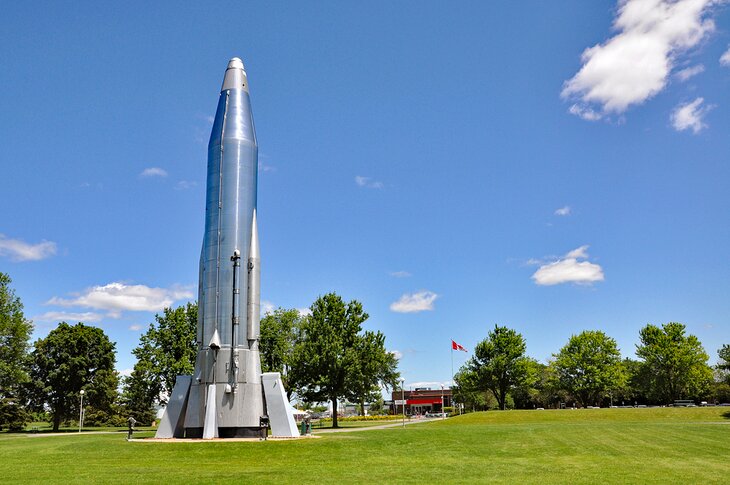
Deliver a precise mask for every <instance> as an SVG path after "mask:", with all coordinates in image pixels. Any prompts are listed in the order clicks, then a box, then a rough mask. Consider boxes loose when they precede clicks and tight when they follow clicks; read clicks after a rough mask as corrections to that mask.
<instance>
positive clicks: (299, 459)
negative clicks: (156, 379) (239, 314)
mask: <svg viewBox="0 0 730 485" xmlns="http://www.w3.org/2000/svg"><path fill="white" fill-rule="evenodd" d="M141 434H142V435H146V436H151V434H152V433H150V432H146V433H141ZM124 436H125V435H124V433H117V434H99V435H75V436H74V435H69V436H43V435H35V436H31V435H22V434H21V435H17V434H15V435H13V434H0V482H3V483H41V482H42V483H90V482H91V483H170V482H172V483H220V482H222V481H227V480H237V481H243V482H244V483H250V482H256V483H342V482H346V481H349V482H357V483H362V482H369V483H376V482H380V483H399V482H403V483H406V482H411V483H414V482H424V481H438V482H446V483H480V482H481V483H487V482H488V483H540V484H546V483H679V482H684V483H727V482H728V480H729V479H728V477H729V476H730V412H728V409H727V408H724V409H723V408H693V409H673V408H660V409H600V410H588V409H587V410H575V411H574V410H560V411H557V410H556V411H505V412H498V411H495V412H488V413H475V414H469V415H465V416H460V417H456V418H451V419H448V420H445V421H437V422H432V423H425V424H415V425H410V426H407V427H406V428H404V429H403V428H400V427H397V428H392V429H382V430H369V431H367V430H366V431H359V432H352V433H338V434H323V435H322V437H321V438H319V439H312V440H298V441H268V442H238V443H220V442H216V443H150V442H147V443H144V442H142V443H138V442H136V443H127V442H126V441H125V440H124Z"/></svg>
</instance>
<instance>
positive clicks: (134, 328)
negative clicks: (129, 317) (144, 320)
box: [129, 325, 142, 332]
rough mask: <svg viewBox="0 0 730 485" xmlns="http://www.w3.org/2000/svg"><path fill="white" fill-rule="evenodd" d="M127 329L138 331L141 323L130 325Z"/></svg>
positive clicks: (140, 328)
mask: <svg viewBox="0 0 730 485" xmlns="http://www.w3.org/2000/svg"><path fill="white" fill-rule="evenodd" d="M129 329H130V330H131V331H132V332H139V331H140V330H142V325H130V326H129Z"/></svg>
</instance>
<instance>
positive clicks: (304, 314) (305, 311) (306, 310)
mask: <svg viewBox="0 0 730 485" xmlns="http://www.w3.org/2000/svg"><path fill="white" fill-rule="evenodd" d="M297 311H298V312H299V316H300V317H308V316H309V315H311V314H312V310H310V309H309V308H297Z"/></svg>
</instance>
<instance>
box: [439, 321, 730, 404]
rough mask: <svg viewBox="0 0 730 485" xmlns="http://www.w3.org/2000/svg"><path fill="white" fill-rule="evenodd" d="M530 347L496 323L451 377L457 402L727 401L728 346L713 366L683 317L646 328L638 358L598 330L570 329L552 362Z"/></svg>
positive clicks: (729, 377)
mask: <svg viewBox="0 0 730 485" xmlns="http://www.w3.org/2000/svg"><path fill="white" fill-rule="evenodd" d="M526 349H527V345H526V341H525V339H524V337H523V336H522V335H521V334H520V333H518V332H517V331H515V330H514V329H510V328H507V327H504V326H498V325H495V327H494V329H492V330H490V331H489V332H488V335H487V337H486V338H485V339H484V340H482V341H481V342H479V343H478V344H477V345H476V347H475V349H474V356H473V357H471V358H470V359H469V360H468V361H467V362H466V364H464V366H462V367H461V368H460V369H459V372H458V373H457V374H456V375H455V376H454V381H455V386H454V389H453V393H454V401H455V402H461V403H463V404H465V406H466V407H467V409H472V410H479V409H490V408H492V409H508V408H537V407H542V408H547V407H557V406H559V405H560V403H563V404H566V403H567V404H568V405H577V406H583V407H584V406H607V405H651V404H655V405H667V404H673V403H674V402H675V401H677V400H694V401H707V402H713V401H714V402H730V345H723V346H722V348H721V349H719V350H718V356H719V362H720V363H719V364H718V365H717V366H716V367H714V368H713V367H711V366H710V365H709V364H708V360H709V356H708V354H707V353H706V352H705V350H704V348H703V347H702V344H701V343H700V341H699V339H698V338H697V337H695V336H694V335H687V333H686V327H685V326H684V325H683V324H681V323H677V322H670V323H667V324H664V325H661V326H656V325H652V324H648V325H646V326H645V327H644V328H642V329H641V330H640V331H639V343H638V344H637V345H636V357H637V358H638V359H631V358H625V359H622V358H621V352H620V350H619V348H618V345H617V343H616V340H614V339H613V338H611V337H609V336H608V335H606V334H605V333H604V332H601V331H598V330H586V331H583V332H581V333H579V334H577V335H573V336H571V337H570V339H569V340H568V342H567V343H566V344H565V346H563V347H562V348H561V349H560V350H559V351H558V352H557V353H556V354H553V355H552V358H551V359H550V360H549V362H548V363H547V364H542V363H540V362H538V361H537V360H535V359H533V358H531V357H529V356H527V355H526Z"/></svg>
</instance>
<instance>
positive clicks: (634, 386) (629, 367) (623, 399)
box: [613, 357, 651, 405]
mask: <svg viewBox="0 0 730 485" xmlns="http://www.w3.org/2000/svg"><path fill="white" fill-rule="evenodd" d="M621 365H622V366H623V369H624V374H625V376H626V379H625V380H624V382H623V385H621V386H620V387H619V388H618V389H616V390H615V391H614V392H613V400H614V403H616V404H618V403H620V404H622V405H633V404H634V403H640V404H649V403H650V402H651V399H650V398H649V395H648V394H647V390H648V389H649V387H650V385H649V380H650V379H649V377H650V376H649V369H648V368H647V367H646V366H645V365H644V363H643V362H641V361H638V360H634V359H630V358H628V357H627V358H625V359H623V360H622V361H621Z"/></svg>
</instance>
